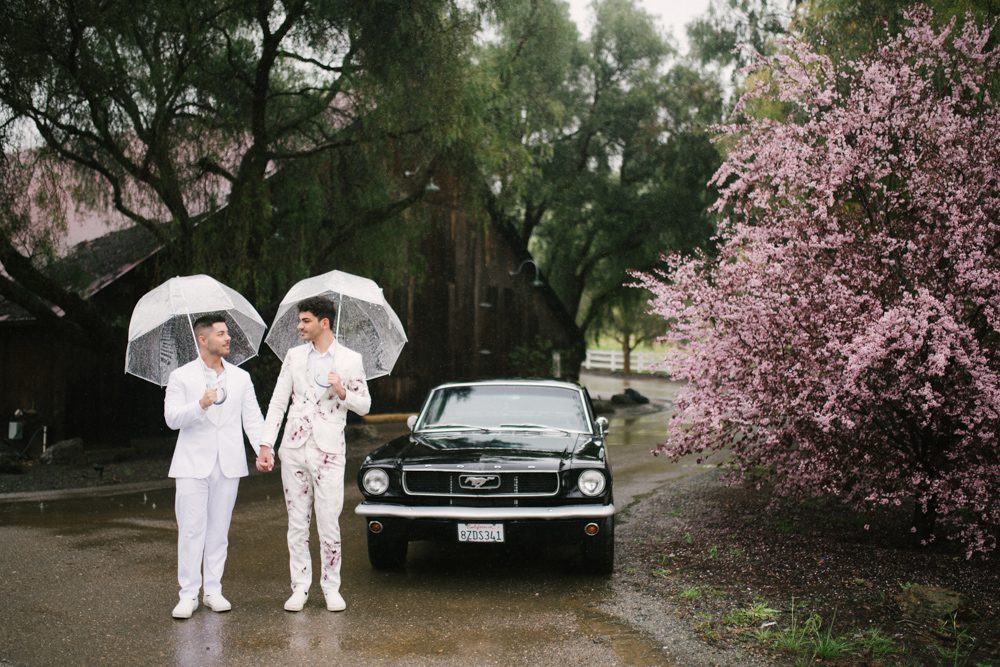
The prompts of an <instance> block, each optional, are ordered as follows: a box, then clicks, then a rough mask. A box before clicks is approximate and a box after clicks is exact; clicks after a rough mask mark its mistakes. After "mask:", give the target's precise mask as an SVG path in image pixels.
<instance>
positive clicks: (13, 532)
mask: <svg viewBox="0 0 1000 667" xmlns="http://www.w3.org/2000/svg"><path fill="white" fill-rule="evenodd" d="M584 382H585V383H587V384H588V386H590V391H591V393H592V395H595V396H598V395H600V396H603V395H604V394H606V393H608V392H613V391H620V389H621V386H622V385H621V381H620V380H614V379H606V378H584ZM591 383H593V384H591ZM633 386H636V388H637V389H639V391H640V392H642V393H646V394H647V395H649V396H651V397H652V398H654V400H658V401H661V402H663V403H662V404H664V405H669V400H670V399H671V397H672V395H673V392H674V391H675V390H676V387H674V386H671V385H668V384H667V383H663V382H654V383H650V384H649V385H648V386H646V385H645V384H640V383H636V384H634V385H633ZM610 421H611V432H610V437H609V442H610V447H611V457H612V464H613V466H614V474H615V495H616V504H617V505H618V507H619V508H627V506H628V505H629V504H630V503H631V502H633V501H634V500H635V499H636V498H641V497H642V496H643V495H644V494H647V493H649V492H651V491H652V490H653V489H654V488H655V487H656V486H657V485H658V484H660V483H662V482H663V481H664V480H667V479H669V478H670V477H672V476H676V475H678V474H683V471H684V468H683V466H681V465H677V464H669V463H667V462H666V461H664V460H662V459H654V458H653V457H651V456H650V455H649V450H650V448H651V447H652V446H653V445H655V444H656V443H657V442H658V441H659V440H660V439H661V438H662V437H663V434H664V429H665V424H666V412H664V411H655V412H653V411H650V412H647V413H644V414H638V415H633V416H630V417H622V416H615V417H613V418H612V419H611V420H610ZM381 428H382V429H383V430H384V431H385V433H384V435H385V437H389V436H391V435H392V434H393V433H391V432H390V431H395V432H397V433H398V432H401V429H402V428H405V427H403V426H402V425H392V426H383V427H381ZM365 453H366V452H357V451H355V452H353V453H352V455H351V456H350V458H349V461H348V472H347V476H348V480H347V484H346V487H347V499H346V502H345V511H344V515H343V516H342V518H341V525H342V527H343V532H344V553H345V557H344V566H343V576H344V585H343V590H342V592H343V594H344V597H345V598H346V600H347V603H348V608H347V611H346V612H343V613H338V614H333V613H330V612H327V611H326V610H325V607H324V606H323V604H322V594H321V591H320V590H319V587H318V585H317V586H314V587H313V590H312V597H311V599H310V602H309V604H308V605H307V607H306V609H305V611H303V612H301V613H298V614H292V613H287V612H285V611H284V610H283V609H282V604H283V602H284V599H285V597H287V594H288V564H287V563H288V561H287V550H286V547H285V510H284V505H283V502H282V499H281V489H280V478H279V477H278V476H277V475H254V476H252V477H250V478H249V479H246V480H244V481H243V483H242V484H241V487H240V496H239V500H238V501H237V506H236V510H235V512H234V516H233V525H232V529H231V532H230V555H229V562H228V563H227V567H226V575H225V579H224V584H225V593H226V596H227V597H228V598H229V599H230V600H231V601H232V602H233V611H232V612H229V613H226V614H214V613H212V612H210V611H207V610H206V609H205V608H204V607H201V608H200V609H199V610H198V611H197V612H195V615H194V617H193V618H191V619H190V620H187V621H174V620H172V619H171V618H170V609H171V608H172V607H173V604H174V603H175V601H176V590H177V587H176V560H175V558H176V526H175V523H174V516H173V490H172V489H161V490H149V491H146V492H139V493H132V494H128V495H120V496H110V497H104V498H87V499H71V500H50V501H45V502H42V503H23V502H22V503H15V504H7V505H3V504H0V582H2V586H3V604H0V664H2V661H4V660H6V661H8V662H9V663H12V664H14V665H22V664H23V665H99V664H108V665H136V664H154V665H184V666H190V665H215V664H240V665H257V664H259V665H273V664H275V663H277V662H282V663H284V662H293V663H300V664H320V663H323V662H327V661H330V662H333V661H339V662H341V664H347V665H468V664H472V663H476V664H497V665H528V664H530V665H561V664H600V665H661V664H666V663H665V661H664V659H663V657H662V654H661V653H660V651H659V647H658V646H655V645H654V644H651V643H650V642H649V641H648V640H647V639H646V638H645V637H644V636H643V635H641V634H640V633H638V632H636V631H634V630H632V629H630V628H628V627H626V626H623V625H620V624H618V623H617V622H615V621H614V620H612V619H611V618H610V617H607V616H605V615H604V614H602V613H601V612H600V611H599V609H598V605H599V603H600V602H601V600H602V599H604V598H605V597H607V596H608V595H609V591H610V584H609V581H608V580H607V579H601V578H594V577H590V576H586V575H583V574H579V573H578V572H577V571H576V568H575V567H574V566H573V565H574V559H575V557H576V555H575V551H572V550H571V551H561V550H559V549H553V550H545V551H539V550H536V549H533V548H532V547H530V546H520V547H506V548H497V547H496V546H492V545H461V547H462V548H456V546H458V545H441V544H424V543H418V544H413V545H411V549H410V556H409V558H408V561H407V569H406V571H405V572H395V573H382V572H376V571H375V570H373V569H371V568H370V567H369V565H368V560H367V555H366V548H365V536H364V532H363V526H362V521H361V519H360V518H358V517H357V516H355V515H354V513H353V508H354V506H355V505H356V504H357V503H358V502H359V501H360V494H359V493H358V491H357V488H356V485H355V483H354V476H355V474H356V471H357V468H358V465H359V463H360V461H361V459H362V458H363V456H364V454H365ZM627 518H628V514H627V511H626V512H625V513H624V514H623V515H621V516H620V517H619V520H625V521H627ZM314 551H315V549H314ZM316 569H317V571H318V566H317V568H316Z"/></svg>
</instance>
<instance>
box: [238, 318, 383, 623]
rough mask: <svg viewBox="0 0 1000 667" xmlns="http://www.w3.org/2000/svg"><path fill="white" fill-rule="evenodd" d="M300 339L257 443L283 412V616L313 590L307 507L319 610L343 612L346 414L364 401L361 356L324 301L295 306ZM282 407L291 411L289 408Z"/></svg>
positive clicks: (273, 430) (267, 463)
mask: <svg viewBox="0 0 1000 667" xmlns="http://www.w3.org/2000/svg"><path fill="white" fill-rule="evenodd" d="M298 311H299V324H298V329H299V335H300V336H301V337H302V340H303V341H304V342H305V344H304V345H299V346H296V347H293V348H291V349H290V350H288V353H287V354H286V355H285V361H284V363H283V364H282V366H281V373H280V374H279V375H278V382H277V383H276V384H275V386H274V393H273V394H272V395H271V403H270V405H269V407H268V409H267V417H266V418H265V420H264V434H263V437H262V438H261V440H262V442H263V444H271V443H274V441H275V439H276V438H277V435H278V429H279V428H280V427H281V421H282V418H283V417H284V413H285V409H286V408H288V422H287V424H285V433H284V436H283V437H282V439H281V447H280V448H279V449H278V456H279V457H280V459H281V483H282V486H283V487H284V490H285V505H286V507H287V509H288V554H289V568H290V571H291V578H292V595H291V597H290V598H288V600H287V601H286V602H285V609H286V610H288V611H301V610H302V608H303V606H305V603H306V600H307V599H308V597H309V587H310V586H311V585H312V559H311V557H310V555H309V524H310V521H311V511H312V508H313V505H314V504H315V507H316V528H317V532H318V533H319V542H320V556H321V561H322V573H321V576H320V586H321V587H322V589H323V594H324V596H325V597H326V608H327V609H329V610H330V611H343V610H344V609H346V608H347V603H345V602H344V598H343V597H342V596H341V594H340V558H341V549H340V524H339V521H338V519H339V518H340V511H341V509H343V507H344V467H345V461H346V442H345V440H344V426H345V424H346V423H347V411H348V410H353V411H354V412H356V413H357V414H359V415H364V414H368V410H369V408H370V407H371V397H370V396H369V395H368V384H367V383H366V382H365V370H364V366H363V365H362V360H361V355H360V354H358V353H357V352H355V351H353V350H349V349H348V348H346V347H344V346H343V345H341V344H339V343H338V342H337V341H335V340H334V337H333V331H332V330H331V323H332V322H335V321H336V314H335V307H334V305H333V303H332V302H330V301H329V300H327V299H322V298H313V299H306V300H305V301H301V302H299V304H298ZM289 402H290V403H291V407H289ZM273 464H274V461H273V459H272V458H271V454H270V451H269V450H268V449H265V448H263V447H262V448H261V455H260V456H259V457H258V460H257V467H258V468H259V469H261V470H270V469H271V467H273Z"/></svg>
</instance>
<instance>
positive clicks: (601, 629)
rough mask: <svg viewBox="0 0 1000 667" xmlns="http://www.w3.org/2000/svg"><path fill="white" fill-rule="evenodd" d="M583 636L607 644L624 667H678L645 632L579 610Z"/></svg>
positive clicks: (595, 613) (583, 609) (589, 611)
mask: <svg viewBox="0 0 1000 667" xmlns="http://www.w3.org/2000/svg"><path fill="white" fill-rule="evenodd" d="M576 613H577V618H578V619H579V626H580V632H582V633H583V634H584V635H585V636H587V637H594V641H596V642H608V643H609V644H610V645H611V649H612V650H613V651H614V653H615V655H616V656H618V657H619V658H620V659H621V661H622V664H623V665H629V667H676V663H673V662H670V661H669V660H668V659H667V658H666V656H664V655H663V652H662V649H660V648H658V647H657V646H656V645H655V643H654V642H653V640H652V639H651V638H650V637H649V636H647V635H645V634H644V633H642V632H639V631H637V630H635V629H633V628H630V627H628V626H626V625H623V624H621V623H619V622H617V621H613V620H611V619H610V618H609V617H608V616H606V615H604V614H602V613H600V612H598V611H596V610H594V609H586V608H581V609H578V610H577V612H576Z"/></svg>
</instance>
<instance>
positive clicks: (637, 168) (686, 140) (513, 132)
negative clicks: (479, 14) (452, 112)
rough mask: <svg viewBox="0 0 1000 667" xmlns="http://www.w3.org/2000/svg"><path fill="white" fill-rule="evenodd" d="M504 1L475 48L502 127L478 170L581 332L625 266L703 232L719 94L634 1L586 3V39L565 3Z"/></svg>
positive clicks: (494, 211)
mask: <svg viewBox="0 0 1000 667" xmlns="http://www.w3.org/2000/svg"><path fill="white" fill-rule="evenodd" d="M508 7H509V8H508V9H507V10H506V11H505V12H504V13H500V14H498V22H499V27H498V39H497V40H496V41H495V42H491V43H487V44H485V45H484V46H483V49H482V54H481V62H482V76H483V80H484V83H483V88H484V89H485V90H488V91H491V92H493V93H494V94H493V95H492V96H490V95H487V96H485V106H486V108H487V117H489V118H491V119H493V120H494V123H495V127H496V128H497V132H496V134H494V135H493V139H492V143H491V144H490V146H491V152H488V153H484V154H481V155H480V156H479V160H478V161H477V163H476V165H475V168H476V169H477V170H478V172H479V173H480V174H481V178H482V185H481V188H480V194H481V196H482V197H483V199H484V202H485V207H486V210H487V212H488V213H489V215H490V217H491V219H492V222H493V223H494V225H495V226H496V227H497V228H498V229H501V230H506V232H507V233H508V235H509V236H510V237H511V238H513V239H515V240H516V242H517V243H518V244H519V245H520V246H521V247H522V248H523V249H524V251H525V252H526V253H527V252H528V251H529V250H530V251H531V252H532V254H533V255H534V257H535V259H536V260H537V261H538V262H539V266H540V267H541V269H542V273H543V275H544V276H545V279H546V280H547V281H548V282H549V284H550V285H551V286H552V288H553V289H554V290H555V292H556V294H557V295H558V296H559V299H560V300H561V302H562V303H563V304H564V306H565V308H566V309H567V310H568V311H569V313H570V314H571V315H572V317H573V318H575V321H576V323H577V325H578V326H579V327H580V329H581V331H587V330H588V329H589V328H590V326H591V325H592V324H593V323H594V322H595V321H596V319H597V318H598V317H599V316H603V315H604V314H607V313H610V312H611V311H610V309H612V308H613V307H614V306H615V304H616V303H617V300H618V299H619V298H620V297H621V296H622V294H623V291H622V290H621V286H622V284H623V283H624V282H626V281H627V280H628V276H627V269H628V268H630V267H650V266H652V263H653V262H655V260H656V257H657V256H658V253H659V252H660V249H661V248H663V247H671V248H676V249H691V248H695V247H699V246H702V245H704V244H705V243H706V242H707V239H708V238H709V237H710V235H711V233H712V230H713V224H712V218H711V216H710V214H709V213H708V212H707V209H708V206H709V205H710V204H711V203H712V201H713V200H714V197H715V193H714V190H713V189H712V188H710V187H708V186H707V182H708V180H709V179H710V177H711V174H712V173H713V172H714V170H715V169H716V167H717V166H718V164H719V162H720V157H719V154H718V152H717V150H716V149H715V147H714V146H713V145H712V143H711V141H710V139H709V136H708V134H707V131H706V127H707V126H708V125H709V124H711V123H713V122H716V121H717V120H718V119H719V118H720V115H721V93H720V89H719V86H718V85H717V84H715V83H713V82H712V81H711V80H706V79H705V78H703V77H702V76H700V75H699V74H698V73H697V72H696V71H695V70H693V69H691V68H689V67H685V66H683V65H681V64H679V63H677V62H676V56H675V54H674V53H673V52H672V50H671V49H670V47H669V45H668V44H667V42H666V41H665V40H664V38H663V37H662V36H661V35H659V34H658V33H657V31H656V28H655V25H654V23H653V20H652V19H651V17H650V16H649V15H648V14H646V13H645V12H643V11H642V10H640V9H639V8H637V7H636V5H635V4H634V3H633V2H629V1H627V0H603V1H601V2H597V3H595V4H594V5H593V7H594V10H595V23H594V27H593V30H592V32H591V34H590V35H589V38H587V39H585V40H583V39H581V38H580V36H579V34H578V33H577V30H576V27H575V26H574V25H573V23H572V22H571V21H570V19H569V16H568V13H567V9H566V7H565V5H564V4H563V3H558V2H550V1H545V0H533V1H526V2H521V3H511V4H510V5H508ZM494 91H495V92H494ZM605 311H606V312H605Z"/></svg>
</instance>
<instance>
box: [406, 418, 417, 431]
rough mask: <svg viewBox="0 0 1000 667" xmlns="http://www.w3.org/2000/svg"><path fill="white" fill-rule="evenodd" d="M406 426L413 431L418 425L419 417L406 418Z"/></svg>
mask: <svg viewBox="0 0 1000 667" xmlns="http://www.w3.org/2000/svg"><path fill="white" fill-rule="evenodd" d="M406 425H407V427H409V429H410V430H411V431H412V430H413V427H414V426H416V425H417V416H416V415H410V416H409V417H407V418H406Z"/></svg>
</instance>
